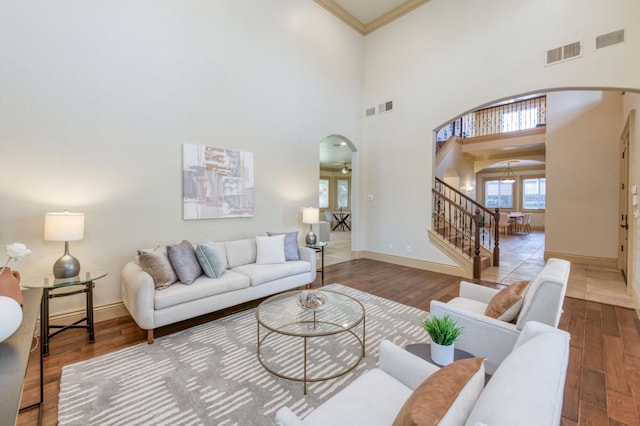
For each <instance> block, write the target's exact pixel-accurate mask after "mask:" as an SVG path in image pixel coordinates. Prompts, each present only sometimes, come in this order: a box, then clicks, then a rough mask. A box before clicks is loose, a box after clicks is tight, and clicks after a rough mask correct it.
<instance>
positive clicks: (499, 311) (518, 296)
mask: <svg viewBox="0 0 640 426" xmlns="http://www.w3.org/2000/svg"><path fill="white" fill-rule="evenodd" d="M528 285H529V281H518V282H517V283H513V284H511V285H510V286H509V287H506V288H503V289H502V290H500V291H499V292H498V293H497V294H496V295H495V296H493V297H492V298H491V300H490V301H489V304H488V305H487V310H486V311H485V312H484V314H485V315H486V316H488V317H491V318H496V319H499V320H502V321H506V322H509V321H513V320H514V319H515V318H517V317H518V314H519V313H520V309H521V308H522V302H523V300H524V293H525V290H526V289H527V286H528Z"/></svg>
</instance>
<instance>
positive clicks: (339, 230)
mask: <svg viewBox="0 0 640 426" xmlns="http://www.w3.org/2000/svg"><path fill="white" fill-rule="evenodd" d="M319 150H320V156H319V158H320V164H319V169H320V173H319V175H320V182H319V204H318V206H319V208H320V220H321V221H325V222H328V225H324V226H327V227H328V228H329V237H328V239H329V245H328V247H327V248H326V249H325V256H326V258H325V265H331V264H336V263H341V262H345V261H348V260H351V259H352V258H353V257H354V255H353V253H354V247H353V246H354V241H357V239H356V238H354V237H355V236H356V235H357V229H358V221H357V220H356V218H357V211H358V209H357V200H358V197H357V179H355V177H356V176H357V155H356V153H357V148H356V147H355V145H354V144H353V142H352V141H351V140H349V139H348V138H346V137H345V136H342V135H335V134H334V135H329V136H327V137H326V138H324V139H322V140H321V141H320V147H319Z"/></svg>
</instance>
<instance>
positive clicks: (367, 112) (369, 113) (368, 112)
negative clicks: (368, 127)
mask: <svg viewBox="0 0 640 426" xmlns="http://www.w3.org/2000/svg"><path fill="white" fill-rule="evenodd" d="M364 113H365V115H366V116H367V117H371V116H372V115H375V113H376V107H371V108H367V109H366V110H364Z"/></svg>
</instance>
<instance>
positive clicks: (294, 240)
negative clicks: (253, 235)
mask: <svg viewBox="0 0 640 426" xmlns="http://www.w3.org/2000/svg"><path fill="white" fill-rule="evenodd" d="M282 234H284V260H287V261H288V260H300V254H299V253H298V231H295V232H267V235H268V236H270V237H272V236H274V235H282Z"/></svg>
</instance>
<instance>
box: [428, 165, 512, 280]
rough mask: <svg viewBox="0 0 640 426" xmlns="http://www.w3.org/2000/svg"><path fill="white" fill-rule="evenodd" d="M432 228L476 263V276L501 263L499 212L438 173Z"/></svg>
mask: <svg viewBox="0 0 640 426" xmlns="http://www.w3.org/2000/svg"><path fill="white" fill-rule="evenodd" d="M432 194H433V223H432V231H433V233H434V234H436V235H437V236H438V237H439V238H440V239H442V240H443V241H445V242H446V243H447V246H448V247H449V248H450V249H452V250H453V251H454V252H455V253H456V254H457V255H458V258H461V259H463V261H467V262H470V263H471V264H472V265H473V278H474V279H480V277H481V271H482V270H484V269H486V268H488V267H490V266H492V265H493V266H499V265H500V232H499V221H500V213H499V210H498V209H495V211H493V212H492V211H490V210H489V209H487V208H486V207H484V206H483V205H481V204H479V203H477V202H476V201H475V200H473V199H471V198H469V197H468V196H466V195H464V194H463V193H461V192H460V191H458V190H457V189H455V188H453V187H451V186H450V185H447V184H446V183H445V182H444V181H442V180H440V179H439V178H437V177H436V181H435V185H434V187H433V189H432Z"/></svg>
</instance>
